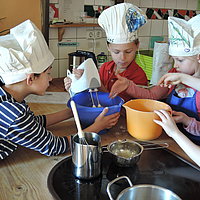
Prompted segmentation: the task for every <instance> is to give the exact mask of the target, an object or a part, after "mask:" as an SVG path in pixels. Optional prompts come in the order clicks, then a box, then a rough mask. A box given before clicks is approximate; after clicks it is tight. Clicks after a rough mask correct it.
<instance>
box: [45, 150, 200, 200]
mask: <svg viewBox="0 0 200 200" xmlns="http://www.w3.org/2000/svg"><path fill="white" fill-rule="evenodd" d="M123 175H125V176H128V177H129V178H130V179H131V181H132V183H133V184H134V185H136V184H154V185H159V186H162V187H165V188H168V189H169V190H171V191H173V192H175V193H176V194H177V195H178V196H179V197H180V198H182V199H183V200H199V199H200V168H198V167H196V166H193V165H192V164H190V163H188V162H187V161H185V160H184V159H182V158H181V157H179V156H178V155H177V154H175V153H173V152H171V151H169V150H167V149H157V150H144V151H143V153H142V155H141V157H140V160H139V162H138V163H137V164H136V165H135V166H134V167H130V168H120V167H117V166H116V165H115V163H114V162H113V160H112V156H111V154H109V153H105V152H104V153H103V157H102V175H101V176H100V177H98V178H96V179H94V180H92V181H81V180H78V179H76V178H75V177H74V176H73V175H72V160H71V156H70V157H67V158H66V159H64V160H62V161H61V162H59V163H58V164H57V165H55V167H53V169H52V170H51V172H50V174H49V176H48V188H49V191H50V192H51V194H52V196H53V197H54V199H57V200H109V197H108V195H107V193H106V187H107V184H108V183H109V182H110V181H112V180H113V179H114V178H116V177H119V176H123ZM127 187H129V185H128V183H127V182H126V181H125V180H120V181H119V182H116V183H115V184H113V185H112V186H111V194H112V196H113V198H115V199H116V197H117V195H118V194H119V193H120V192H121V191H122V190H123V189H125V188H127Z"/></svg>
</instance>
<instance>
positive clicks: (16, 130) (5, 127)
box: [0, 87, 68, 159]
mask: <svg viewBox="0 0 200 200" xmlns="http://www.w3.org/2000/svg"><path fill="white" fill-rule="evenodd" d="M18 145H21V146H24V147H27V148H29V149H33V150H35V151H38V152H40V153H41V154H44V155H47V156H55V155H58V154H61V153H65V152H67V150H68V140H67V137H57V136H54V135H53V134H52V133H51V132H50V131H48V130H47V129H46V116H45V115H38V116H35V115H34V113H33V112H32V111H31V110H30V108H29V106H28V105H27V104H26V102H25V101H23V102H21V103H19V102H17V101H16V100H15V99H14V98H13V97H12V96H11V95H10V94H8V93H7V92H6V91H5V90H4V89H3V88H2V87H0V159H4V158H6V157H7V156H9V155H10V154H11V153H12V152H13V151H15V150H16V149H17V147H18Z"/></svg>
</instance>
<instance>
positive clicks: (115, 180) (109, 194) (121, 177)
mask: <svg viewBox="0 0 200 200" xmlns="http://www.w3.org/2000/svg"><path fill="white" fill-rule="evenodd" d="M121 179H126V180H127V181H128V183H129V185H130V187H132V186H133V184H132V182H131V180H130V179H129V178H128V177H127V176H120V177H118V178H116V179H114V180H112V181H111V182H109V183H108V185H107V189H106V191H107V193H108V196H109V198H110V200H114V199H113V198H112V195H111V193H110V187H111V185H112V184H113V183H115V182H117V181H119V180H121Z"/></svg>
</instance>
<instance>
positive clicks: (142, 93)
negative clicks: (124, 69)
mask: <svg viewBox="0 0 200 200" xmlns="http://www.w3.org/2000/svg"><path fill="white" fill-rule="evenodd" d="M117 78H118V80H117V81H116V82H115V83H114V84H113V86H112V88H111V91H110V97H111V98H114V97H115V96H117V95H118V94H119V93H121V92H123V91H126V93H127V94H128V95H130V96H132V97H133V98H141V99H144V98H146V99H156V100H157V99H164V98H166V97H167V94H168V91H169V89H168V88H162V87H160V86H154V87H152V88H150V89H145V88H141V87H139V86H137V85H136V84H135V83H133V81H130V80H128V79H127V78H125V77H122V76H120V75H117Z"/></svg>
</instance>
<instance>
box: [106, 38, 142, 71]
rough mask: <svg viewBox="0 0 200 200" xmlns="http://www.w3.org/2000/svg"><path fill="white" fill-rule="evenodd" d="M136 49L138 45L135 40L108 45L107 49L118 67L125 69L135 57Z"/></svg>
mask: <svg viewBox="0 0 200 200" xmlns="http://www.w3.org/2000/svg"><path fill="white" fill-rule="evenodd" d="M137 49H138V45H136V44H135V42H131V43H127V44H109V45H108V50H109V51H110V53H111V56H112V59H113V61H114V62H115V64H116V65H117V67H119V68H120V69H126V68H127V67H128V66H129V64H130V63H131V62H132V61H133V60H134V59H135V53H136V51H137Z"/></svg>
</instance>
